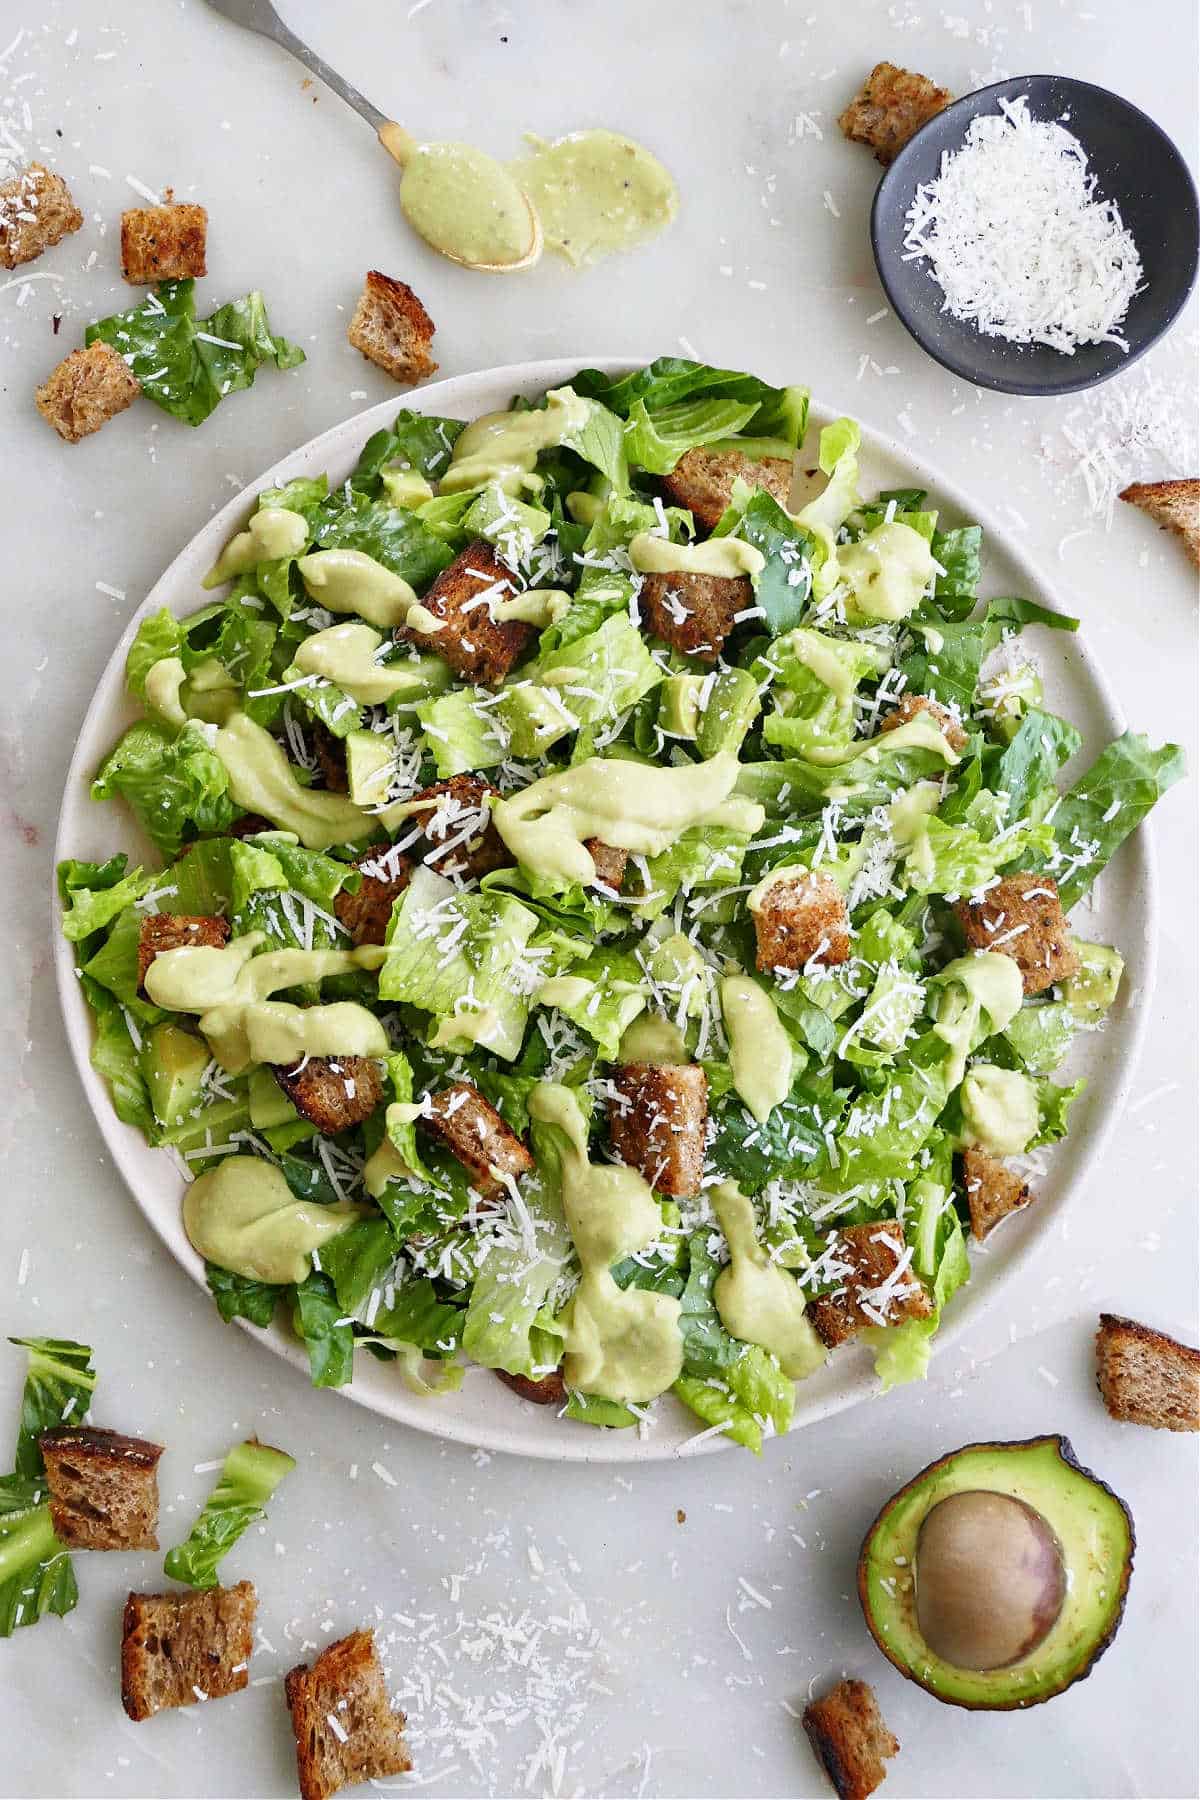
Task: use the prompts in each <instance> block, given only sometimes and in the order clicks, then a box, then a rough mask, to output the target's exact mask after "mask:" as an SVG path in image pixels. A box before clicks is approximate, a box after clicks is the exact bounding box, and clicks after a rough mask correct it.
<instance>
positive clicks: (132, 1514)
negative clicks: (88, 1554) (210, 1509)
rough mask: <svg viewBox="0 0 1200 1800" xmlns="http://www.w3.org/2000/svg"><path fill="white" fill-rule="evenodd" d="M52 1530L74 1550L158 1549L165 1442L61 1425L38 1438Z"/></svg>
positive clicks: (91, 1428)
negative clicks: (160, 1473) (160, 1477)
mask: <svg viewBox="0 0 1200 1800" xmlns="http://www.w3.org/2000/svg"><path fill="white" fill-rule="evenodd" d="M38 1446H39V1448H40V1449H41V1452H42V1459H43V1461H44V1462H45V1465H46V1483H47V1486H48V1487H49V1489H50V1518H51V1521H52V1523H53V1525H54V1535H55V1537H57V1538H58V1539H59V1541H60V1543H63V1544H66V1545H67V1547H68V1548H69V1549H72V1550H157V1549H158V1538H157V1537H156V1535H155V1532H156V1528H157V1526H158V1473H157V1471H158V1459H159V1457H160V1456H161V1455H162V1453H163V1447H162V1445H161V1444H151V1443H147V1442H146V1440H145V1439H144V1438H132V1437H125V1436H123V1435H122V1433H121V1432H119V1431H102V1430H100V1429H99V1428H98V1427H97V1426H93V1425H75V1426H69V1425H67V1426H63V1427H61V1428H60V1429H59V1430H57V1431H44V1432H43V1433H42V1435H41V1437H40V1438H39V1439H38Z"/></svg>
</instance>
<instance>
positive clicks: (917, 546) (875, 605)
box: [837, 519, 934, 619]
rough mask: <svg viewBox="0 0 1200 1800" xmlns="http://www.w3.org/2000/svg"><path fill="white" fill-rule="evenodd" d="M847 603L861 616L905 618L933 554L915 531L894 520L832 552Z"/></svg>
mask: <svg viewBox="0 0 1200 1800" xmlns="http://www.w3.org/2000/svg"><path fill="white" fill-rule="evenodd" d="M837 557H838V574H839V577H840V579H841V580H842V581H844V582H845V583H846V584H847V586H848V587H849V589H850V601H851V605H852V607H853V609H854V611H855V612H856V613H859V614H861V616H862V617H863V618H865V619H906V618H907V617H908V615H909V613H910V612H912V610H913V608H914V607H915V606H917V605H918V604H919V603H920V600H921V598H922V596H923V594H924V593H925V590H926V588H927V587H928V586H929V583H930V581H931V580H932V579H933V574H934V564H933V552H932V550H931V549H930V547H929V544H928V542H927V540H926V539H925V538H923V537H922V536H921V534H920V532H919V531H914V530H913V528H912V526H911V525H902V524H901V523H900V521H899V520H898V519H893V520H892V521H891V523H890V524H884V525H876V527H875V529H874V530H873V531H868V532H867V533H866V534H865V535H864V536H863V537H861V538H859V540H858V542H857V543H856V544H850V545H847V546H845V547H844V548H842V549H839V551H838V553H837Z"/></svg>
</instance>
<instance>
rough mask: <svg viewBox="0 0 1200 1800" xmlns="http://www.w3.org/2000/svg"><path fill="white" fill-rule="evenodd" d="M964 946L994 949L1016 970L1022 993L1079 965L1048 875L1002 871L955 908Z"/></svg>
mask: <svg viewBox="0 0 1200 1800" xmlns="http://www.w3.org/2000/svg"><path fill="white" fill-rule="evenodd" d="M954 910H955V913H956V914H957V917H958V922H959V924H960V925H961V926H962V929H963V936H964V937H965V938H966V940H967V947H968V948H969V949H971V950H998V951H999V952H1000V953H1001V954H1002V955H1003V956H1011V957H1012V959H1013V961H1014V962H1015V963H1016V965H1017V967H1018V968H1019V969H1020V971H1021V985H1022V987H1023V988H1024V990H1025V992H1026V994H1041V993H1044V992H1045V990H1046V989H1047V988H1049V987H1053V986H1054V984H1055V983H1056V982H1058V981H1065V980H1066V978H1067V976H1068V975H1074V974H1075V973H1076V972H1077V970H1078V968H1079V952H1078V951H1077V950H1076V948H1075V946H1074V944H1073V943H1072V942H1071V934H1070V930H1069V928H1068V926H1067V917H1066V914H1065V913H1064V912H1063V909H1062V904H1061V902H1060V900H1059V898H1058V883H1057V882H1056V881H1055V879H1054V877H1053V876H1052V875H1033V874H1022V875H1002V876H1001V878H1000V880H999V881H998V882H996V884H995V885H994V886H993V887H990V888H989V889H988V890H987V892H986V893H985V894H982V895H981V896H980V897H979V899H977V900H960V901H959V903H958V904H957V906H956V907H955V909H954Z"/></svg>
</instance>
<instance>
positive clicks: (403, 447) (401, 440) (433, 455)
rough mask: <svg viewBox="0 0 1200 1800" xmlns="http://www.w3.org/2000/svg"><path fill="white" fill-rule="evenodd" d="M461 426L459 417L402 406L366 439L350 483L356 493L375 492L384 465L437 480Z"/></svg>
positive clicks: (447, 461)
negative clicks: (412, 410) (389, 422)
mask: <svg viewBox="0 0 1200 1800" xmlns="http://www.w3.org/2000/svg"><path fill="white" fill-rule="evenodd" d="M464 429H465V426H464V424H463V421H462V420H461V419H441V418H438V417H436V415H434V414H432V413H415V412H410V411H409V410H408V408H407V407H405V408H404V409H402V410H401V411H400V412H398V413H397V414H396V417H395V418H394V419H393V420H392V423H391V424H390V425H385V426H384V428H383V430H382V431H377V432H375V433H374V434H373V435H372V436H371V437H369V438H368V439H367V441H366V443H365V444H364V445H363V447H362V451H361V454H360V455H359V459H358V462H357V463H356V464H355V468H354V473H353V475H352V476H351V477H350V485H351V487H353V488H355V489H357V490H358V491H359V492H360V493H367V494H372V493H375V492H377V484H378V481H379V476H380V472H381V470H382V469H384V468H385V467H386V466H388V465H392V466H394V467H396V468H399V469H413V470H415V471H416V473H417V474H418V475H423V476H424V477H425V479H426V480H427V481H437V480H438V478H439V477H440V476H442V475H444V474H445V473H446V470H447V469H448V468H449V466H450V458H451V456H452V455H453V454H454V446H455V443H456V442H457V440H458V438H459V435H460V433H461V432H462V431H463V430H464Z"/></svg>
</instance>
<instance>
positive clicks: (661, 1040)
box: [617, 1013, 692, 1066]
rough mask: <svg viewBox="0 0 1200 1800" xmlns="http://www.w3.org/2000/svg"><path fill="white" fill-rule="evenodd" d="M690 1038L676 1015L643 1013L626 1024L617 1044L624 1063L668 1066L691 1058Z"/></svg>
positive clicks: (619, 1055)
mask: <svg viewBox="0 0 1200 1800" xmlns="http://www.w3.org/2000/svg"><path fill="white" fill-rule="evenodd" d="M691 1060H692V1058H691V1052H690V1051H689V1050H688V1047H687V1039H686V1038H685V1037H684V1035H683V1033H682V1031H680V1029H679V1027H678V1025H676V1023H675V1021H674V1020H673V1019H665V1018H664V1017H663V1015H662V1014H661V1013H642V1014H641V1016H640V1017H639V1018H636V1019H635V1020H634V1021H633V1024H632V1025H628V1026H626V1028H625V1031H624V1032H623V1034H622V1036H621V1042H620V1044H619V1045H618V1046H617V1061H618V1062H621V1063H630V1062H634V1063H660V1064H663V1063H665V1064H667V1065H668V1066H670V1065H673V1064H676V1063H686V1062H691Z"/></svg>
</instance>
